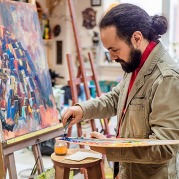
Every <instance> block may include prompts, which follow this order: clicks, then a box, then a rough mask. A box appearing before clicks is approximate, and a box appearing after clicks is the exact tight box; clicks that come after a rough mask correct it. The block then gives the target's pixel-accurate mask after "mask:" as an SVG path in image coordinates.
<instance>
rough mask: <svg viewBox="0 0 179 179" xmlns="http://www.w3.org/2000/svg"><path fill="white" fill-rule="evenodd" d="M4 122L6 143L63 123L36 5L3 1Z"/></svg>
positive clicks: (0, 90)
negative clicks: (11, 139) (57, 105)
mask: <svg viewBox="0 0 179 179" xmlns="http://www.w3.org/2000/svg"><path fill="white" fill-rule="evenodd" d="M0 121H1V123H2V131H3V135H4V136H3V137H4V139H5V140H7V139H10V138H14V137H17V136H21V135H24V134H28V133H31V132H34V131H38V130H40V129H44V128H48V127H51V126H54V125H56V124H58V123H59V120H58V111H57V109H56V105H55V102H54V97H53V92H52V87H51V80H50V76H49V70H48V65H47V60H46V57H45V51H44V47H43V40H42V35H41V29H40V24H39V20H38V15H37V10H36V7H35V5H32V4H29V3H22V2H14V1H9V0H0Z"/></svg>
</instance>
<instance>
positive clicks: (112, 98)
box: [77, 82, 121, 120]
mask: <svg viewBox="0 0 179 179" xmlns="http://www.w3.org/2000/svg"><path fill="white" fill-rule="evenodd" d="M120 86H121V82H120V83H119V84H118V85H117V86H115V87H113V88H112V91H110V92H108V93H106V94H103V95H101V96H100V97H98V98H96V99H92V100H91V99H90V100H87V101H85V102H82V103H78V104H77V105H80V106H81V108H82V109H83V118H82V120H84V119H98V118H105V117H111V116H115V115H116V113H117V103H118V98H119V94H120Z"/></svg>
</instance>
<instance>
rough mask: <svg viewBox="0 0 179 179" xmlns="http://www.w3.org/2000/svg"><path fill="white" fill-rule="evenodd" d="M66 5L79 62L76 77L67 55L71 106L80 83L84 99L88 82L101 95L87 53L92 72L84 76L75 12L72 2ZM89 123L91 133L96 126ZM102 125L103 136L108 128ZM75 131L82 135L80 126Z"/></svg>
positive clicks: (90, 59) (69, 131)
mask: <svg viewBox="0 0 179 179" xmlns="http://www.w3.org/2000/svg"><path fill="white" fill-rule="evenodd" d="M68 5H69V10H70V15H71V21H72V27H73V32H74V37H75V43H76V47H77V54H78V60H79V68H78V74H77V77H75V75H74V72H73V71H74V70H73V68H72V58H71V55H69V54H67V62H68V69H69V75H70V80H69V81H68V83H69V85H70V88H71V92H72V101H73V104H75V103H77V102H78V95H77V94H78V91H77V87H78V86H79V84H80V83H83V84H84V89H85V95H86V99H90V97H91V96H90V91H89V86H88V82H89V81H91V80H93V81H94V82H95V86H96V91H97V96H100V95H101V90H100V87H99V83H98V80H97V74H96V71H95V68H94V62H93V60H92V56H91V54H90V53H88V57H89V61H90V65H91V70H92V76H88V77H87V76H86V71H85V67H84V59H83V56H82V48H81V44H80V40H79V35H78V31H77V27H76V16H75V10H74V5H73V1H72V0H68ZM90 122H91V128H92V130H93V131H96V126H95V122H94V119H92V120H90ZM104 124H105V129H104V131H105V134H109V128H108V119H106V118H105V119H104ZM77 129H78V136H81V135H82V130H81V124H80V123H79V124H77ZM68 136H71V128H69V130H68Z"/></svg>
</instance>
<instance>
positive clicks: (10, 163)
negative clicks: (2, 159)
mask: <svg viewBox="0 0 179 179" xmlns="http://www.w3.org/2000/svg"><path fill="white" fill-rule="evenodd" d="M6 160H7V168H8V172H9V178H10V179H17V171H16V165H15V159H14V153H11V154H9V155H7V157H6Z"/></svg>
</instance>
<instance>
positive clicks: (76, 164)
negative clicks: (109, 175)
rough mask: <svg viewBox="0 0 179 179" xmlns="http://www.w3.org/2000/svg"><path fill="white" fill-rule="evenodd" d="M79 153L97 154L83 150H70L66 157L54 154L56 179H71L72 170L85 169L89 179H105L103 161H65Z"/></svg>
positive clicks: (90, 159)
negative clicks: (67, 157)
mask: <svg viewBox="0 0 179 179" xmlns="http://www.w3.org/2000/svg"><path fill="white" fill-rule="evenodd" d="M78 151H81V152H92V153H97V152H95V151H92V150H89V149H82V148H75V149H68V151H67V154H66V155H65V156H58V155H56V154H55V153H53V154H52V155H51V159H52V161H53V163H54V168H55V178H56V179H69V173H70V169H74V168H85V169H86V170H87V176H88V179H101V178H102V179H104V178H105V177H104V172H103V168H102V167H103V165H102V159H96V158H87V159H84V160H81V161H73V160H68V159H65V157H66V156H69V155H72V154H74V153H76V152H78Z"/></svg>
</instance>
